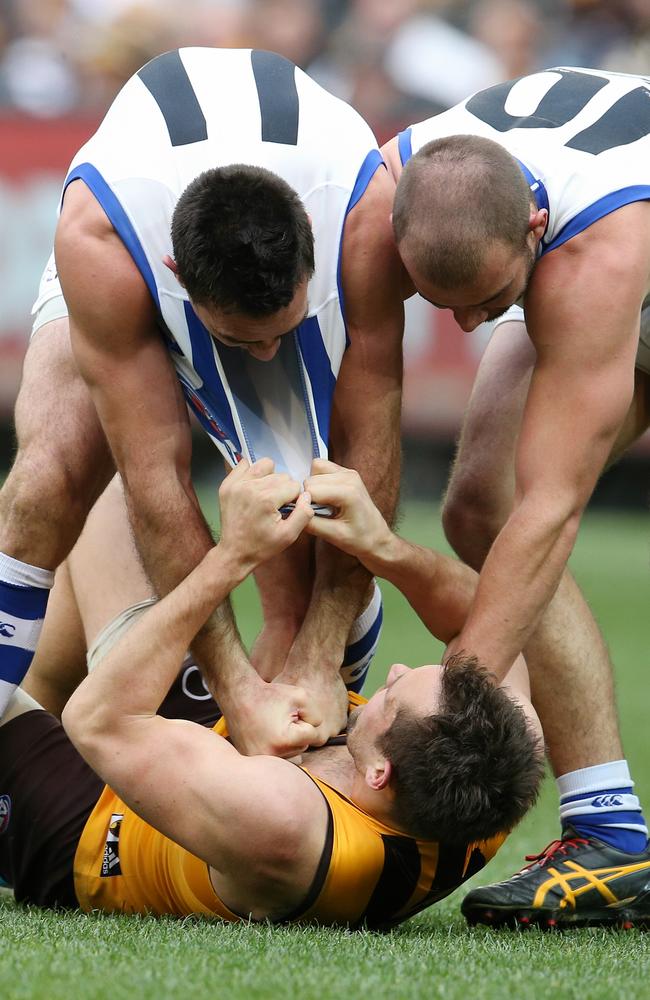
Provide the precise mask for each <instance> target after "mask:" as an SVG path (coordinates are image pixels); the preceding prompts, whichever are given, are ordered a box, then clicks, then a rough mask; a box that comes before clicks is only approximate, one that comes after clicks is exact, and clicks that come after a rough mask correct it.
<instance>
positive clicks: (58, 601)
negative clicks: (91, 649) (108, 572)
mask: <svg viewBox="0 0 650 1000" xmlns="http://www.w3.org/2000/svg"><path fill="white" fill-rule="evenodd" d="M85 676H86V639H85V635H84V630H83V625H82V622H81V617H80V615H79V608H78V606H77V601H76V597H75V593H74V590H73V588H72V582H71V580H70V572H69V569H68V562H67V560H66V562H64V563H62V564H61V566H59V568H58V570H57V572H56V577H55V580H54V587H53V589H52V593H51V595H50V599H49V601H48V603H47V611H46V613H45V621H44V622H43V630H42V632H41V635H40V637H39V640H38V646H37V648H36V652H35V654H34V659H33V660H32V662H31V664H30V667H29V671H28V673H27V676H26V677H25V679H24V681H23V682H22V687H23V689H24V690H25V691H26V692H27V694H29V695H31V696H32V698H35V699H36V701H37V702H38V703H39V705H41V706H42V707H43V708H44V709H45V710H46V711H47V712H51V713H52V715H54V716H56V717H57V718H58V719H60V718H61V713H62V711H63V708H64V706H65V704H66V702H67V700H68V698H69V697H70V696H71V694H72V693H73V691H75V690H76V688H77V687H78V686H79V684H81V682H82V680H83V679H84V677H85Z"/></svg>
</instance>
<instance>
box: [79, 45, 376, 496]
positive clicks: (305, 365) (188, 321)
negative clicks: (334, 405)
mask: <svg viewBox="0 0 650 1000" xmlns="http://www.w3.org/2000/svg"><path fill="white" fill-rule="evenodd" d="M381 162H382V160H381V156H380V154H379V151H378V149H377V145H376V141H375V138H374V136H373V134H372V132H371V131H370V129H369V128H368V126H367V125H366V123H365V122H364V121H363V119H362V118H361V117H360V116H359V115H358V114H357V113H356V112H355V111H354V110H353V109H352V108H350V107H349V106H348V105H347V104H345V103H344V102H342V101H340V100H338V99H337V98H335V97H332V96H331V95H330V94H328V93H327V92H326V91H325V90H323V89H322V88H321V87H319V86H318V85H317V84H316V83H314V82H313V80H310V79H309V77H308V76H306V75H305V74H304V73H303V72H301V71H300V70H299V69H297V68H296V67H295V66H294V65H293V64H292V63H290V62H288V61H287V60H286V59H284V58H283V57H281V56H278V55H275V54H273V53H270V52H263V51H251V50H242V49H239V50H238V49H207V48H190V49H181V50H179V51H174V52H167V53H165V54H164V55H161V56H158V57H157V58H156V59H154V60H152V61H151V62H150V63H148V64H147V65H146V66H144V67H143V68H142V69H141V70H140V71H139V72H138V73H136V74H135V76H133V77H132V78H131V79H130V80H129V81H128V82H127V83H126V84H125V86H124V87H123V89H122V90H121V91H120V93H119V94H118V96H117V97H116V98H115V101H114V102H113V104H112V105H111V107H110V108H109V111H108V113H107V115H106V117H105V119H104V121H103V122H102V124H101V125H100V127H99V129H98V131H97V132H96V133H95V135H94V136H93V137H92V138H91V139H90V140H89V142H87V143H86V145H85V146H83V147H82V148H81V149H80V150H79V152H78V153H77V155H76V156H75V158H74V160H73V162H72V165H71V167H70V170H69V172H68V175H67V177H66V181H65V186H66V187H67V185H68V184H69V183H70V182H71V181H73V180H75V179H77V178H81V179H82V180H83V181H84V182H85V183H86V184H87V186H88V187H89V188H90V190H91V191H92V192H93V194H94V195H95V197H96V198H97V200H98V201H99V203H100V204H101V206H102V208H103V209H104V211H105V212H106V215H107V216H108V218H109V220H110V222H111V224H112V225H113V227H114V228H115V230H116V231H117V233H118V234H119V236H120V237H121V239H122V240H123V242H124V245H125V246H126V247H127V249H128V251H129V253H130V254H131V256H132V257H133V260H134V261H135V263H136V265H137V267H138V269H139V271H140V273H141V275H142V277H143V279H144V280H145V282H146V283H147V287H148V289H149V291H150V293H151V296H152V298H153V300H154V303H155V305H156V307H157V309H158V312H159V317H160V326H161V329H162V331H163V333H164V335H165V337H166V340H167V343H168V346H169V350H170V353H171V357H172V359H173V363H174V365H175V368H176V372H177V374H178V378H179V380H180V382H181V384H182V386H183V390H184V392H185V396H186V399H187V402H188V403H189V405H190V407H191V408H192V410H193V411H194V413H195V414H196V416H197V417H198V419H199V421H200V423H201V425H202V426H203V429H204V430H205V431H207V433H208V434H209V435H210V437H211V438H212V440H213V441H214V443H215V444H216V445H217V447H218V448H219V449H220V451H221V452H222V454H223V455H224V457H225V458H226V460H227V461H228V462H229V463H230V464H231V465H234V464H235V463H236V462H237V461H238V460H239V459H240V457H241V456H245V457H246V458H248V459H249V460H251V461H254V460H255V459H256V458H260V457H262V456H263V455H268V456H270V457H271V458H273V459H274V460H275V462H276V468H277V469H278V470H280V471H282V470H286V471H289V472H290V473H291V474H292V475H294V476H295V477H296V478H298V479H303V478H304V477H305V476H306V475H307V474H308V471H309V467H310V465H311V460H312V458H314V457H319V456H320V457H326V456H327V442H328V431H329V418H330V409H331V400H332V394H333V391H334V386H335V383H336V378H337V375H338V372H339V368H340V365H341V360H342V357H343V353H344V351H345V348H346V331H345V318H344V303H343V300H342V292H341V281H340V273H339V270H340V254H341V241H342V236H343V227H344V223H345V218H346V215H347V214H348V212H350V211H351V209H352V208H353V207H354V205H355V204H356V203H357V202H358V201H359V199H360V198H361V197H362V195H363V193H364V191H365V189H366V187H367V185H368V183H369V182H370V180H371V178H372V176H373V174H374V173H375V171H376V169H377V167H378V166H379V165H380V164H381ZM236 163H244V164H248V165H253V166H260V167H265V168H266V169H268V170H271V171H273V172H274V173H275V174H277V175H279V176H280V177H282V178H284V180H285V181H286V182H287V183H288V184H290V185H291V187H292V188H293V189H294V190H295V191H296V192H297V193H298V194H299V196H300V197H301V199H302V201H303V203H304V205H305V208H306V210H307V212H308V213H309V216H310V218H311V222H312V227H313V231H314V238H315V259H316V269H315V273H314V276H313V278H312V280H311V281H310V283H309V313H308V317H307V319H306V320H305V321H304V322H303V323H301V324H300V326H299V327H298V328H297V329H296V330H295V331H294V332H293V333H292V334H288V335H287V336H285V337H284V338H283V340H282V347H281V348H280V350H279V351H278V354H277V355H276V356H275V358H274V359H273V360H272V361H257V360H255V359H254V358H252V357H251V356H250V355H249V354H248V353H246V352H245V351H243V350H241V349H240V348H232V347H225V346H223V345H222V344H219V343H217V342H216V341H215V340H214V339H213V338H212V337H211V336H210V335H209V333H208V331H207V330H206V329H205V327H204V326H203V325H202V324H201V323H200V322H199V320H198V318H197V316H196V314H195V312H194V310H193V309H192V306H191V304H190V302H189V300H188V296H187V294H186V293H185V291H184V289H183V288H182V287H181V286H180V285H179V283H178V281H177V280H176V278H175V276H174V275H173V274H172V272H171V271H170V270H169V269H168V268H167V267H166V266H165V265H164V264H163V258H164V256H165V255H166V254H171V252H172V247H171V236H170V229H171V218H172V213H173V211H174V207H175V205H176V202H177V200H178V198H179V196H180V195H181V193H182V192H183V191H184V190H185V188H186V187H187V186H188V184H189V183H190V182H191V181H192V180H194V178H195V177H197V176H198V175H199V174H200V173H202V172H203V171H204V170H208V169H210V168H212V167H219V166H225V165H228V164H236ZM64 192H65V187H64ZM107 266H108V267H110V261H107ZM147 388H148V389H149V391H151V389H152V387H147Z"/></svg>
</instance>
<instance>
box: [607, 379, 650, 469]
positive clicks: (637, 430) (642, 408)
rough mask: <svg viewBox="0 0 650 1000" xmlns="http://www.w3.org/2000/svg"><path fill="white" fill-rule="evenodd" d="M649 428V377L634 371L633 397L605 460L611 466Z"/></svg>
mask: <svg viewBox="0 0 650 1000" xmlns="http://www.w3.org/2000/svg"><path fill="white" fill-rule="evenodd" d="M648 427H650V375H648V374H647V373H646V372H644V371H641V369H639V368H636V369H635V370H634V396H633V397H632V402H631V403H630V408H629V410H628V411H627V414H626V416H625V420H624V421H623V423H622V425H621V428H620V430H619V432H618V435H617V437H616V441H615V442H614V446H613V448H612V450H611V452H610V455H609V458H608V460H607V466H608V467H609V466H610V465H613V464H614V463H615V462H617V461H618V460H619V458H620V457H621V456H622V455H623V454H624V453H625V452H626V451H627V449H628V448H629V447H630V446H631V445H633V444H634V442H635V441H636V440H637V439H638V438H640V437H641V435H642V434H644V433H645V431H647V429H648Z"/></svg>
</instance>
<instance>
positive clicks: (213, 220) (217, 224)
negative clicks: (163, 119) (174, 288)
mask: <svg viewBox="0 0 650 1000" xmlns="http://www.w3.org/2000/svg"><path fill="white" fill-rule="evenodd" d="M172 246H173V249H174V259H175V261H176V266H177V267H178V274H179V277H180V279H181V280H182V282H183V284H184V285H185V288H186V289H187V293H188V295H189V297H190V299H192V301H194V302H196V303H197V304H198V305H203V306H208V307H209V306H211V305H212V306H217V307H219V308H220V309H223V310H225V311H227V312H241V313H244V314H245V315H247V316H252V317H261V316H269V315H271V314H272V313H274V312H277V311H278V310H279V309H281V308H283V307H284V306H288V305H289V303H290V302H291V300H292V298H293V297H294V295H295V293H296V290H297V288H298V286H299V284H300V283H301V282H302V281H303V280H304V279H309V278H310V277H311V275H312V274H313V272H314V236H313V233H312V229H311V225H310V223H309V219H308V217H307V213H306V211H305V207H304V205H303V203H302V201H301V200H300V198H299V197H298V195H297V194H296V192H295V191H294V190H293V188H291V187H290V186H289V185H288V184H287V183H286V181H284V180H283V179H282V178H281V177H278V176H276V174H273V173H271V171H270V170H265V169H264V168H263V167H252V166H247V165H245V164H234V165H232V166H228V167H216V168H214V169H213V170H206V171H205V172H204V173H202V174H199V176H198V177H196V178H195V179H194V180H193V181H192V183H191V184H190V185H189V186H188V187H187V188H186V189H185V191H183V193H182V195H181V196H180V198H179V199H178V203H177V205H176V208H175V210H174V215H173V218H172Z"/></svg>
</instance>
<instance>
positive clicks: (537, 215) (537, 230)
mask: <svg viewBox="0 0 650 1000" xmlns="http://www.w3.org/2000/svg"><path fill="white" fill-rule="evenodd" d="M547 223H548V212H547V211H546V209H545V208H533V207H532V206H531V209H530V215H529V216H528V231H529V232H531V233H533V234H534V236H535V239H537V240H541V238H542V236H543V235H544V233H545V232H546V225H547Z"/></svg>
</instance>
